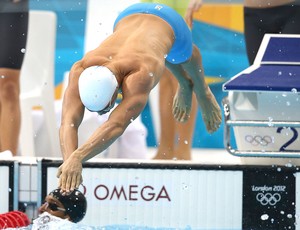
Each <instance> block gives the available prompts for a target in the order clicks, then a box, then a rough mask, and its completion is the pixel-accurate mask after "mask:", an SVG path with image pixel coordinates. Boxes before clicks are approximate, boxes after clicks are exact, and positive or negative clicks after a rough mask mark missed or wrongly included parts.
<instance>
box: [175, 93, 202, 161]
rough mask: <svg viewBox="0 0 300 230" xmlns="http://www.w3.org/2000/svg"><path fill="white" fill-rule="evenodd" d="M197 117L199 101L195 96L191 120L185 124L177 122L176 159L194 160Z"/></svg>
mask: <svg viewBox="0 0 300 230" xmlns="http://www.w3.org/2000/svg"><path fill="white" fill-rule="evenodd" d="M196 116H197V100H196V96H195V94H193V97H192V109H191V113H190V116H189V119H188V121H187V122H185V123H181V122H176V130H177V133H178V143H177V148H176V150H175V158H176V159H178V160H191V159H192V153H191V150H192V144H193V143H192V142H193V135H194V128H195V121H196Z"/></svg>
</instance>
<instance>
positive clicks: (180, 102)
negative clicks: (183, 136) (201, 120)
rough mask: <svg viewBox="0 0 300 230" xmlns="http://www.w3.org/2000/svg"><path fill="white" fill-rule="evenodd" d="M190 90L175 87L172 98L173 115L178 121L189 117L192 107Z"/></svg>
mask: <svg viewBox="0 0 300 230" xmlns="http://www.w3.org/2000/svg"><path fill="white" fill-rule="evenodd" d="M192 92H193V91H192V90H191V89H190V90H183V89H182V88H181V87H180V86H179V87H178V89H177V92H176V95H175V97H174V100H173V115H174V118H175V119H176V120H177V121H179V122H186V121H187V120H188V119H189V117H190V112H191V108H192Z"/></svg>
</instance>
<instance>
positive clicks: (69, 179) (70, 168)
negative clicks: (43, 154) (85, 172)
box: [56, 155, 82, 195]
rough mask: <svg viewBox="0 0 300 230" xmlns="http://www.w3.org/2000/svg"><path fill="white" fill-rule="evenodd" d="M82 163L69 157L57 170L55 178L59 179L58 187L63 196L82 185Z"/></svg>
mask: <svg viewBox="0 0 300 230" xmlns="http://www.w3.org/2000/svg"><path fill="white" fill-rule="evenodd" d="M81 173H82V163H81V162H80V160H78V159H77V158H76V157H74V156H72V155H71V156H70V157H69V158H68V159H67V160H66V161H65V162H64V163H63V164H62V165H61V166H60V167H59V168H58V172H57V175H56V176H57V177H58V178H59V184H58V187H59V188H60V192H61V193H62V194H64V195H67V194H69V193H71V192H72V191H73V190H74V189H77V188H78V187H79V186H80V184H81V183H82V175H81Z"/></svg>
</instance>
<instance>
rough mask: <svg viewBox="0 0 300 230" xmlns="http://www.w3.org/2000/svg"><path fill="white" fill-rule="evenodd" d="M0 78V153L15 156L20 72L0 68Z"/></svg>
mask: <svg viewBox="0 0 300 230" xmlns="http://www.w3.org/2000/svg"><path fill="white" fill-rule="evenodd" d="M0 76H1V78H0V105H1V106H0V151H1V152H2V151H5V150H10V151H11V152H12V153H13V155H16V153H17V150H18V143H19V133H20V125H21V112H20V100H19V93H20V87H19V78H20V71H19V70H13V69H4V68H0Z"/></svg>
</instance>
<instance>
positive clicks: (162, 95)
mask: <svg viewBox="0 0 300 230" xmlns="http://www.w3.org/2000/svg"><path fill="white" fill-rule="evenodd" d="M173 84H175V85H177V84H178V83H177V81H176V79H175V78H174V77H173V76H172V74H171V73H170V72H169V71H168V70H167V69H166V70H165V71H164V74H163V76H162V77H161V79H160V82H159V115H160V142H159V146H158V149H157V153H156V156H155V157H154V159H173V158H174V151H175V132H176V130H175V120H174V118H173V114H172V104H173V98H174V94H175V91H174V90H173Z"/></svg>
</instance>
